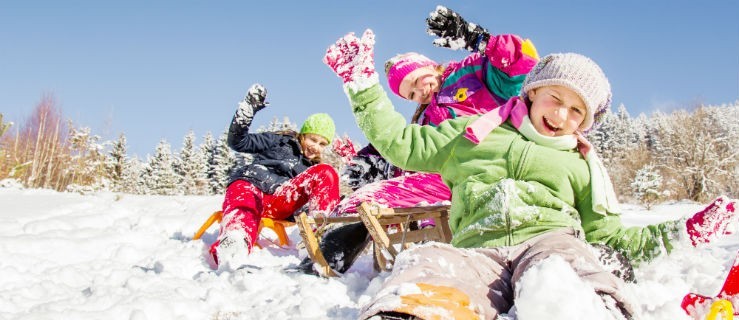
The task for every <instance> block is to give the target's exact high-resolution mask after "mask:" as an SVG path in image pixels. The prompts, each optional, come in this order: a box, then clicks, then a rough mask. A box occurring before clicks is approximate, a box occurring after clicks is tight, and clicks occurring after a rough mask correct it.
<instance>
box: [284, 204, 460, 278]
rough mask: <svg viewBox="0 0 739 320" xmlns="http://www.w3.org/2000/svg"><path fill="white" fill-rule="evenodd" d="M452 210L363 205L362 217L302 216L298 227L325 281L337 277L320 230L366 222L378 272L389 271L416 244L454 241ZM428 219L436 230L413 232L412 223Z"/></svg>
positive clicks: (361, 209)
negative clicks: (333, 225)
mask: <svg viewBox="0 0 739 320" xmlns="http://www.w3.org/2000/svg"><path fill="white" fill-rule="evenodd" d="M448 210H449V206H447V205H442V206H426V207H410V208H380V207H378V206H376V205H371V204H369V203H362V204H361V205H360V206H359V207H358V208H357V211H358V215H354V216H342V217H328V218H325V217H315V218H311V217H308V216H307V215H306V214H305V213H301V214H300V215H298V218H297V219H296V223H297V225H298V228H299V229H300V236H301V237H302V238H303V242H304V243H305V248H306V250H307V251H308V256H309V257H310V258H311V260H313V262H314V263H316V264H318V266H319V270H318V272H319V273H320V274H321V275H322V276H325V277H335V276H337V274H336V273H335V272H334V271H333V270H332V269H331V267H329V265H328V262H327V261H326V259H325V257H324V256H323V253H322V252H321V249H320V247H319V239H318V237H317V236H316V234H315V232H314V231H313V230H314V229H316V228H317V227H318V226H322V225H325V224H331V223H349V222H358V221H362V223H363V224H364V225H365V227H366V228H367V230H368V231H369V234H370V236H371V237H372V243H373V246H372V247H373V251H374V260H375V268H376V269H377V270H379V271H388V270H390V269H392V265H393V263H394V261H395V257H396V256H397V255H398V253H399V252H400V251H402V250H403V249H406V248H408V247H410V245H411V244H413V243H417V242H421V241H439V242H445V243H449V242H450V241H451V238H452V233H451V230H449V213H448ZM427 218H433V219H434V220H435V222H436V226H434V227H428V228H424V229H416V230H412V229H411V228H410V226H411V223H413V222H417V221H419V220H423V219H427Z"/></svg>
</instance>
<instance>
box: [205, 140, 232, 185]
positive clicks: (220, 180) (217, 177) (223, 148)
mask: <svg viewBox="0 0 739 320" xmlns="http://www.w3.org/2000/svg"><path fill="white" fill-rule="evenodd" d="M227 138H228V131H224V132H223V133H222V134H221V136H220V137H219V138H218V141H216V144H215V148H214V149H213V163H212V165H211V166H210V170H211V171H209V172H208V175H209V177H210V187H211V190H212V192H213V193H215V194H222V193H223V192H225V190H226V184H228V180H229V176H230V174H231V168H232V167H233V165H234V163H235V156H234V154H233V151H232V150H231V148H230V147H229V146H228V143H226V139H227Z"/></svg>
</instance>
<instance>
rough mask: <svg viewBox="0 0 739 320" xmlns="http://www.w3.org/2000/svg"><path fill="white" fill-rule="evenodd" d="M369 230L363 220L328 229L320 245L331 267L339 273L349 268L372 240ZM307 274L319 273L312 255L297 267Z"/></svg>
mask: <svg viewBox="0 0 739 320" xmlns="http://www.w3.org/2000/svg"><path fill="white" fill-rule="evenodd" d="M370 239H371V238H370V235H369V231H367V228H365V227H364V224H363V223H361V222H355V223H348V224H344V225H341V226H339V227H336V228H334V229H331V230H329V231H326V233H325V234H324V235H323V238H322V240H321V244H320V245H319V247H320V248H321V252H322V253H323V257H324V258H326V262H328V265H329V267H331V269H333V270H334V271H336V272H337V273H344V272H346V270H349V268H351V266H352V265H353V264H354V261H355V260H357V258H358V257H359V254H360V253H362V251H363V250H364V248H365V247H366V246H367V244H368V243H369V241H370ZM295 269H297V271H301V272H303V273H305V274H313V275H317V274H318V273H317V272H316V271H315V270H313V261H311V259H310V257H308V258H305V259H303V261H302V262H300V264H299V265H298V266H297V267H296V268H295Z"/></svg>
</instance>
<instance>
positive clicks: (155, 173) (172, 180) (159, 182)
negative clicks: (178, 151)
mask: <svg viewBox="0 0 739 320" xmlns="http://www.w3.org/2000/svg"><path fill="white" fill-rule="evenodd" d="M172 163H173V156H172V151H171V147H170V145H169V143H168V142H167V141H166V140H164V139H162V140H161V141H160V142H159V145H157V149H156V152H155V153H154V156H153V157H151V158H150V159H149V164H148V167H149V168H148V170H146V171H148V172H147V173H148V174H150V177H149V178H148V179H147V180H146V181H147V186H148V188H149V190H151V192H152V193H153V194H158V195H174V194H177V191H178V188H177V182H178V180H179V179H178V177H177V173H176V172H175V170H174V167H173V166H172Z"/></svg>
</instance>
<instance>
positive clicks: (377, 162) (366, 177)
mask: <svg viewBox="0 0 739 320" xmlns="http://www.w3.org/2000/svg"><path fill="white" fill-rule="evenodd" d="M395 171H396V168H395V166H393V165H392V164H390V162H388V161H387V160H385V159H384V158H382V157H380V156H373V155H358V156H355V157H354V158H352V160H351V162H349V164H347V166H346V167H344V169H343V170H342V172H341V177H342V178H343V179H345V180H346V182H347V184H348V185H349V187H351V188H352V191H355V190H357V189H359V188H361V187H362V186H364V185H367V184H370V183H372V182H375V181H380V180H387V179H390V178H392V177H394V173H395Z"/></svg>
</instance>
